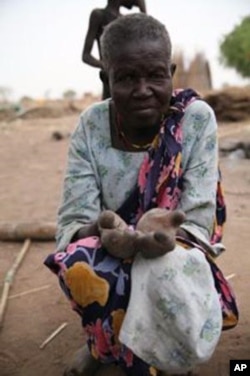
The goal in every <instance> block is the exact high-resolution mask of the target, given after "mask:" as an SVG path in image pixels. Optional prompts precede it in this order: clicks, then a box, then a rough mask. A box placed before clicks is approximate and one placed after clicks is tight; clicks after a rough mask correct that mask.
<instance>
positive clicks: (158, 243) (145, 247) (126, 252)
mask: <svg viewBox="0 0 250 376" xmlns="http://www.w3.org/2000/svg"><path fill="white" fill-rule="evenodd" d="M184 220H185V214H184V213H183V212H182V211H168V210H166V209H160V208H155V209H151V210H149V211H148V212H147V213H145V214H144V215H143V216H142V217H141V218H140V220H139V221H138V223H137V226H136V229H135V230H133V229H130V228H129V226H128V225H127V224H126V223H125V222H124V221H123V220H122V219H121V218H120V217H119V216H118V215H117V214H116V213H114V212H113V211H111V210H106V211H104V212H102V213H101V215H100V216H99V219H98V228H99V232H100V236H101V241H102V244H103V246H104V247H105V248H106V249H107V251H108V252H109V253H110V254H112V255H113V256H115V257H119V258H130V257H133V256H135V255H136V253H138V252H141V253H142V255H143V256H144V257H145V258H154V257H159V256H162V255H164V254H165V253H167V252H170V251H172V250H173V249H174V248H175V237H176V232H177V230H178V228H179V226H180V225H181V224H182V223H183V222H184Z"/></svg>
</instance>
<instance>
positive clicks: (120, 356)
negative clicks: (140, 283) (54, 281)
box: [45, 237, 157, 376]
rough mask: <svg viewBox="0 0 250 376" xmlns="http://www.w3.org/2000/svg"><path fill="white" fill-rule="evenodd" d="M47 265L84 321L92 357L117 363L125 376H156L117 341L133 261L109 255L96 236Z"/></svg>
mask: <svg viewBox="0 0 250 376" xmlns="http://www.w3.org/2000/svg"><path fill="white" fill-rule="evenodd" d="M45 265H46V266H47V267H48V268H49V269H50V270H51V271H52V272H54V273H55V274H56V275H57V276H58V278H59V283H60V286H61V288H62V290H63V291H64V293H65V295H66V296H67V298H68V299H69V300H70V303H71V306H72V308H73V310H75V311H76V312H77V313H78V314H79V315H80V317H81V319H82V326H83V328H84V330H85V333H86V335H87V343H88V346H89V349H90V351H91V353H92V355H93V356H94V357H95V358H96V359H98V360H100V361H101V362H103V363H117V364H119V366H120V367H121V368H123V369H124V371H125V373H126V375H140V376H157V371H156V370H155V369H154V368H153V367H151V366H149V365H148V364H147V363H145V362H144V361H142V360H141V359H139V358H138V357H137V356H136V355H134V354H133V353H132V351H131V350H129V349H128V348H127V347H126V346H124V345H122V344H121V343H120V341H119V339H118V337H119V331H120V327H121V325H122V322H123V318H124V316H125V312H126V309H127V306H128V300H129V296H130V289H131V278H130V273H131V265H132V263H131V260H123V261H121V260H120V259H116V258H114V257H112V256H110V255H108V254H107V251H106V250H105V249H103V248H102V247H101V244H100V240H99V238H97V237H89V238H86V239H82V240H79V241H77V242H75V243H71V244H70V245H69V246H68V247H67V250H66V252H57V253H54V254H51V255H49V256H48V257H47V258H46V260H45Z"/></svg>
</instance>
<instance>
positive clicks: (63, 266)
mask: <svg viewBox="0 0 250 376" xmlns="http://www.w3.org/2000/svg"><path fill="white" fill-rule="evenodd" d="M101 47H102V56H103V63H104V67H105V70H106V73H107V75H108V78H109V84H110V89H111V94H112V99H107V100H105V101H102V102H100V103H96V104H93V105H92V106H91V107H89V108H88V109H87V110H86V111H84V112H83V113H82V115H81V116H80V119H79V124H78V126H77V128H76V130H75V131H74V133H73V135H72V139H71V143H70V147H69V155H68V167H67V171H66V175H65V181H64V190H63V198H62V203H61V206H60V209H59V213H58V232H57V252H56V253H54V254H52V255H50V256H48V258H47V259H46V261H45V263H46V265H47V266H48V267H49V268H50V269H51V270H52V271H53V272H55V273H56V274H57V275H58V277H59V281H60V285H61V287H62V289H63V291H64V292H65V294H66V295H67V297H68V298H69V300H70V301H71V304H72V307H73V309H74V310H76V311H77V313H78V314H79V315H80V316H81V320H82V325H83V327H84V329H85V332H86V335H87V344H88V349H89V352H90V354H91V356H90V355H89V356H88V355H87V354H86V352H85V353H82V355H81V356H80V360H79V363H80V366H79V369H80V370H79V369H78V370H75V373H74V374H77V375H80V374H81V375H88V376H89V375H92V374H94V372H95V371H96V369H97V368H98V367H99V366H100V364H101V363H106V364H115V365H117V366H119V368H120V369H122V370H123V372H124V373H125V374H126V375H137V376H138V375H140V376H149V375H152V376H153V375H160V374H161V373H160V371H164V372H165V371H166V372H168V374H169V373H170V374H174V373H185V372H188V371H189V370H190V369H192V367H193V366H195V365H196V364H199V363H202V362H205V361H206V360H207V359H209V357H210V356H211V355H212V354H213V352H214V350H215V348H216V345H217V343H218V340H219V338H220V334H221V330H222V311H221V305H220V297H219V294H218V291H217V289H216V286H215V282H214V278H213V277H214V275H213V273H212V268H211V265H210V262H209V256H208V253H211V254H212V247H211V246H210V239H211V236H212V233H213V225H214V220H215V210H216V189H217V178H218V170H217V163H218V155H217V124H216V119H215V116H214V113H213V111H212V109H211V108H210V107H209V106H208V105H207V104H206V103H205V102H204V101H202V100H201V99H200V98H199V97H198V95H197V94H196V93H195V92H194V91H192V90H191V89H189V90H177V91H174V92H173V88H172V77H173V74H174V66H173V65H172V63H171V41H170V37H169V34H168V32H167V30H166V28H165V26H164V25H162V24H161V23H160V22H159V21H157V20H155V19H154V18H152V17H151V16H148V15H145V14H133V15H128V16H124V17H121V18H119V19H117V20H115V21H114V22H112V23H111V24H109V25H108V26H107V27H106V29H105V31H104V34H103V36H102V38H101ZM153 208H161V209H167V210H168V211H169V210H170V211H176V210H181V211H182V212H184V213H185V221H184V222H183V223H182V225H181V226H180V228H179V230H178V233H177V235H178V236H177V243H176V247H175V248H174V250H173V251H172V252H169V253H166V254H161V255H158V256H159V257H153V258H150V257H147V258H145V257H143V250H142V249H139V251H138V253H135V254H133V255H132V257H131V258H130V259H127V258H119V257H115V256H114V255H110V254H109V253H108V250H107V249H106V248H105V247H103V246H102V235H103V233H104V232H105V225H103V222H102V221H100V218H103V213H105V211H106V210H109V213H110V211H111V213H116V214H115V216H116V218H117V217H118V216H119V217H118V218H122V220H123V223H124V222H125V223H126V224H127V225H128V229H129V230H128V231H131V234H132V236H133V231H134V232H135V233H136V226H137V223H139V221H140V218H141V217H142V216H143V214H144V213H147V212H148V211H150V210H151V209H153ZM167 210H166V215H167V212H168V211H167ZM111 227H112V226H111ZM122 236H123V233H121V237H122ZM124 236H127V232H126V231H125V232H124ZM143 236H144V235H143ZM145 236H147V234H146V235H145ZM153 236H154V235H153ZM160 238H161V237H160ZM157 239H158V238H157ZM144 244H146V243H145V242H144ZM198 244H200V245H202V247H203V248H202V247H201V246H200V245H198ZM140 251H141V252H140ZM153 252H154V250H152V252H151V254H153ZM128 254H129V255H130V256H131V254H130V253H129V249H128ZM77 367H78V366H76V368H77ZM71 371H72V369H71V370H68V371H67V372H66V373H65V374H66V375H69V374H70V372H71ZM107 374H109V375H111V373H110V372H108V373H107Z"/></svg>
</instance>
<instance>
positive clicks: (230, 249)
mask: <svg viewBox="0 0 250 376" xmlns="http://www.w3.org/2000/svg"><path fill="white" fill-rule="evenodd" d="M76 119H77V116H75V115H74V116H70V117H64V118H60V119H37V120H34V119H33V120H31V119H30V120H28V119H27V120H16V121H15V122H12V123H9V124H5V123H0V176H1V184H0V202H1V210H0V221H5V222H8V221H11V222H18V221H33V220H45V221H55V217H56V210H57V206H58V203H59V198H60V189H61V184H62V178H63V172H64V167H65V163H66V153H67V148H68V142H69V138H68V134H69V133H70V132H71V131H72V130H73V128H74V126H75V124H76ZM55 130H57V131H60V132H62V133H63V134H64V135H65V138H63V139H62V140H60V141H55V140H54V139H52V133H53V132H54V131H55ZM219 134H220V140H221V142H224V140H228V139H235V138H238V139H242V140H246V138H248V139H249V140H250V121H249V122H248V123H243V124H224V125H220V128H219ZM221 168H222V171H223V176H224V186H225V193H226V197H227V203H228V223H227V226H226V229H225V238H224V243H225V245H226V247H227V251H226V252H225V253H224V254H223V255H222V256H221V257H220V258H219V260H218V263H219V265H220V266H221V268H222V270H223V271H224V273H225V275H230V274H234V277H233V278H232V279H231V284H232V286H233V288H234V290H235V293H236V295H237V299H238V304H239V308H240V322H239V324H238V326H237V327H236V328H235V329H233V330H230V331H228V332H224V333H223V334H222V336H221V341H220V343H219V346H218V349H217V351H216V353H215V354H214V356H213V357H212V359H211V360H210V361H209V362H208V363H207V364H205V365H203V366H202V367H200V368H199V369H198V370H197V372H198V374H199V375H203V376H212V375H213V376H215V375H216V376H217V375H218V376H227V375H229V360H230V359H250V303H249V290H248V288H249V287H247V286H249V274H250V254H249V241H250V235H249V233H250V232H249V222H248V218H249V216H250V201H249V197H250V161H249V160H240V161H237V160H233V159H230V158H223V159H222V160H221ZM21 247H22V243H9V242H0V259H1V262H0V292H1V290H2V286H3V281H4V277H5V275H6V272H7V271H8V270H9V268H10V267H11V265H12V263H13V262H14V260H15V257H16V255H17V253H18V252H19V251H20V249H21ZM54 247H55V244H54V243H53V242H48V243H41V242H40V243H39V242H34V243H32V246H31V248H30V250H29V252H28V254H27V256H26V258H25V260H24V262H23V264H22V265H21V267H20V269H19V270H18V272H17V275H16V277H15V280H14V283H13V285H12V288H11V292H10V294H11V296H10V298H11V299H9V301H8V306H7V310H6V314H5V317H4V322H3V327H2V329H1V331H0V374H1V376H35V375H36V376H44V375H46V376H61V375H62V374H63V370H64V367H65V365H66V363H67V361H68V360H69V359H70V357H71V355H72V354H73V353H74V351H75V350H76V349H78V348H79V347H80V346H81V345H82V344H83V343H84V337H83V333H82V329H81V325H80V321H79V319H78V317H77V316H76V314H75V313H74V312H72V311H71V309H70V307H69V305H68V302H67V301H66V299H65V298H64V296H63V294H62V293H61V291H60V289H59V287H58V285H57V280H56V278H55V277H54V276H53V275H52V274H51V273H50V272H49V271H48V270H47V269H46V268H45V267H44V266H43V260H44V258H45V257H46V255H47V254H48V253H49V252H51V251H53V250H54ZM35 288H43V289H41V290H40V291H39V292H33V293H32V292H31V293H29V294H26V295H22V296H19V297H15V295H16V294H19V293H22V292H27V291H29V290H31V289H35ZM12 296H13V297H12ZM64 322H66V323H67V326H66V327H65V329H64V330H63V331H62V332H61V333H60V334H59V335H58V336H57V337H56V338H54V340H53V341H51V342H50V343H49V344H48V345H47V346H46V347H45V348H43V349H40V345H41V343H42V342H43V341H44V340H45V339H46V338H47V337H48V336H49V335H50V334H51V333H52V332H53V331H54V330H55V329H56V328H58V327H59V326H60V325H61V324H62V323H64ZM138 376H139V375H138Z"/></svg>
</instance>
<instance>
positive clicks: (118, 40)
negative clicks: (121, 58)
mask: <svg viewBox="0 0 250 376" xmlns="http://www.w3.org/2000/svg"><path fill="white" fill-rule="evenodd" d="M141 40H146V41H155V40H162V42H163V43H164V44H165V48H166V51H167V53H168V54H169V62H166V63H169V64H170V60H171V53H172V45H171V40H170V36H169V33H168V31H167V29H166V28H165V26H164V25H163V24H162V23H161V22H160V21H158V20H156V19H155V18H153V17H152V16H149V15H147V14H144V13H134V14H130V15H126V16H121V17H119V18H117V19H116V20H115V21H113V22H111V23H110V24H108V25H107V26H106V27H105V29H104V32H103V34H102V37H101V55H102V61H103V64H104V67H105V69H108V68H109V66H110V64H111V63H112V60H113V59H114V57H115V56H116V55H117V51H119V50H120V48H121V46H123V45H124V44H127V43H129V42H134V41H135V42H136V43H140V41H141Z"/></svg>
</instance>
